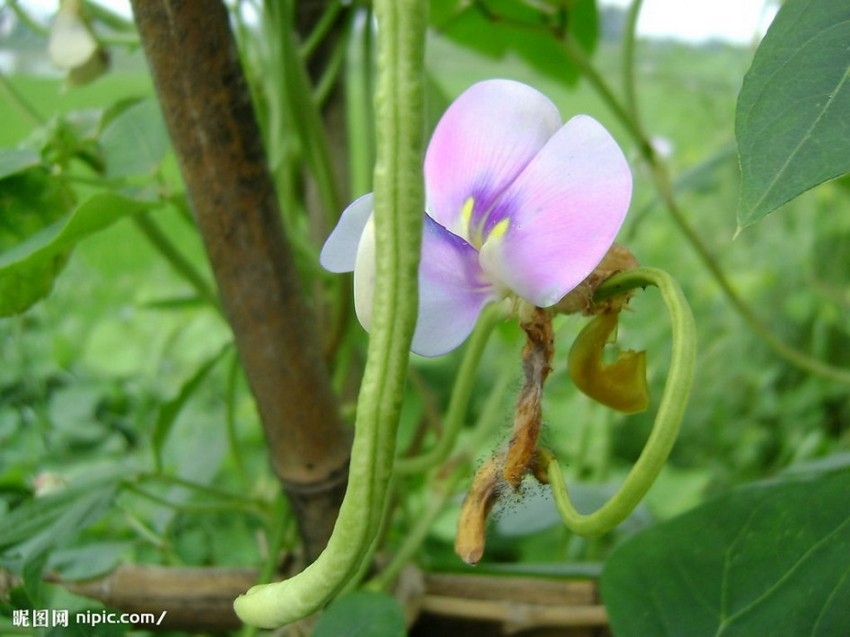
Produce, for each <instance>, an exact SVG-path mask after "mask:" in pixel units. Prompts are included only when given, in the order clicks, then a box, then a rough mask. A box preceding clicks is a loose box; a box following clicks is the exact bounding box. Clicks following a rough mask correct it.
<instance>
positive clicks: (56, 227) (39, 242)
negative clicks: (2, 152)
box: [0, 178, 146, 316]
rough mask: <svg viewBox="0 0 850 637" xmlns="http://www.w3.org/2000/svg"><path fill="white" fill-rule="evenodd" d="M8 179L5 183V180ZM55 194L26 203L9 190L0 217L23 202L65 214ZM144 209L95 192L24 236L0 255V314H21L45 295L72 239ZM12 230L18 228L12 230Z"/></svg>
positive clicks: (75, 241)
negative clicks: (10, 194) (67, 213)
mask: <svg viewBox="0 0 850 637" xmlns="http://www.w3.org/2000/svg"><path fill="white" fill-rule="evenodd" d="M13 179H16V178H13ZM7 182H8V180H6V181H4V184H5V183H7ZM5 195H6V193H5V192H4V196H5ZM54 198H55V199H56V202H53V201H38V202H29V203H27V202H25V201H24V200H23V199H22V198H21V196H19V195H18V194H14V195H12V200H11V201H3V202H2V203H3V208H0V219H2V220H4V221H5V220H6V211H7V206H8V209H14V208H15V207H17V206H21V205H25V204H26V205H28V206H36V207H34V208H32V210H33V212H34V214H35V213H37V212H38V211H39V210H41V211H44V212H43V214H48V212H49V211H52V210H54V206H55V207H56V208H59V204H60V203H62V206H63V207H62V208H61V210H62V212H65V209H66V208H67V202H66V201H64V200H61V202H60V195H56V196H55V197H54ZM145 207H146V205H145V204H143V203H141V202H139V201H136V200H133V199H127V198H126V197H122V196H120V195H117V194H115V193H110V192H104V193H100V194H97V195H94V196H92V197H91V198H89V199H88V200H86V201H84V202H83V203H81V204H80V205H79V206H77V208H76V209H75V210H73V211H72V212H71V214H69V215H67V216H64V217H63V218H61V219H59V220H57V221H54V222H53V223H51V224H50V225H47V226H46V227H43V228H41V229H40V230H38V231H36V232H34V233H33V234H27V235H26V238H22V239H21V240H20V242H19V243H17V244H16V245H14V246H13V247H12V248H10V249H7V250H6V251H5V252H3V254H0V316H9V315H11V314H16V313H19V312H23V311H24V310H26V309H27V308H28V307H30V306H31V305H32V304H33V303H35V302H36V301H38V300H39V299H41V298H42V297H44V296H46V295H47V294H48V293H49V292H50V290H51V288H52V286H53V280H54V278H55V277H56V276H57V275H58V274H59V272H60V271H61V270H62V267H63V266H64V264H65V261H66V260H67V257H68V253H69V251H70V250H71V248H73V247H74V245H75V244H76V243H77V242H79V241H81V240H82V239H85V238H86V237H87V236H89V235H91V234H93V233H95V232H98V231H100V230H103V229H104V228H106V227H107V226H109V225H111V224H112V223H114V222H115V221H117V220H118V219H120V218H122V217H124V216H126V215H129V214H133V213H135V212H138V211H139V210H142V209H143V208H145ZM15 232H16V233H17V232H18V230H17V229H15ZM9 234H11V232H10V233H9ZM5 244H6V245H8V244H9V242H8V241H7V242H5Z"/></svg>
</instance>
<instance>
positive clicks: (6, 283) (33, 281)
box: [0, 165, 74, 316]
mask: <svg viewBox="0 0 850 637" xmlns="http://www.w3.org/2000/svg"><path fill="white" fill-rule="evenodd" d="M9 168H10V169H11V165H10V166H9ZM73 206H74V195H73V193H72V192H71V190H70V189H69V188H68V186H67V185H66V184H65V182H63V181H62V180H60V179H57V178H55V177H52V176H51V175H49V174H48V172H47V171H46V170H44V169H43V168H31V169H29V170H24V171H23V172H17V173H16V174H14V175H12V176H9V177H7V178H6V179H3V180H2V182H0V250H2V251H4V252H3V254H0V260H2V259H3V258H4V256H6V254H10V253H12V254H14V253H15V251H16V250H17V249H18V248H19V247H20V246H21V245H23V244H25V243H26V242H27V241H28V240H29V239H30V238H31V237H34V236H36V235H38V234H39V233H40V232H42V231H45V229H46V228H49V227H50V225H51V224H53V223H54V222H57V220H58V219H61V218H62V217H63V216H65V215H66V214H68V212H69V211H70V210H71V209H72V208H73ZM66 257H67V255H66V254H65V252H64V251H57V252H56V253H54V254H53V255H52V256H51V258H49V259H43V260H40V261H38V262H33V263H31V264H30V267H29V268H27V269H26V270H21V271H18V272H17V273H15V274H7V273H5V272H3V270H2V266H0V316H8V315H9V314H14V313H18V312H22V311H24V310H25V309H27V308H28V307H29V306H30V305H32V304H33V303H34V302H35V301H37V300H38V299H40V298H41V297H43V296H45V295H47V294H48V293H49V292H50V288H51V286H52V284H53V278H54V277H55V276H56V274H58V272H59V271H60V270H61V269H62V268H63V267H64V265H65V259H66Z"/></svg>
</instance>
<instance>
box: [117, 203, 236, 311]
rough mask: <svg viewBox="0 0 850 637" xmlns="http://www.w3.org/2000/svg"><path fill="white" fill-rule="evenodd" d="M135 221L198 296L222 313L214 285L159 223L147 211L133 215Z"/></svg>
mask: <svg viewBox="0 0 850 637" xmlns="http://www.w3.org/2000/svg"><path fill="white" fill-rule="evenodd" d="M132 219H133V222H134V223H135V224H136V227H137V228H138V229H139V230H140V231H141V233H142V234H143V235H144V236H145V238H146V239H147V240H148V241H149V242H150V244H151V245H152V246H153V247H154V248H156V250H157V251H158V252H159V253H160V255H161V256H162V257H163V258H165V260H166V261H167V262H168V264H169V265H170V266H171V267H172V269H173V270H174V271H175V272H177V274H179V275H180V276H182V277H183V278H184V279H185V280H186V281H187V282H188V283H189V285H191V286H192V287H193V288H194V290H195V292H196V293H197V294H198V296H199V297H200V298H201V299H203V300H204V302H206V303H207V304H208V305H210V306H211V307H213V308H214V309H215V310H216V311H217V312H218V313H219V314H222V309H221V303H220V302H219V299H218V296H216V294H215V292H213V290H212V287H211V286H210V285H209V283H207V281H206V279H204V277H203V276H202V275H201V273H200V272H198V270H197V269H196V268H195V266H194V265H193V264H192V262H191V261H189V260H188V259H187V258H186V257H184V256H183V254H182V253H181V252H180V251H179V250H178V249H177V246H175V245H174V243H172V241H171V239H169V238H168V236H167V235H166V234H165V233H164V232H163V231H162V230H161V229H160V227H159V226H158V225H157V223H156V222H155V221H154V220H153V219H151V217H150V215H148V214H147V213H146V212H140V213H138V214H135V215H133V217H132Z"/></svg>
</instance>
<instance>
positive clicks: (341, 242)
mask: <svg viewBox="0 0 850 637" xmlns="http://www.w3.org/2000/svg"><path fill="white" fill-rule="evenodd" d="M372 199H373V197H372V193H369V194H367V195H363V196H362V197H360V198H358V199H356V200H355V201H354V202H353V203H351V205H349V206H348V208H346V209H345V210H343V212H342V215H340V218H339V222H337V224H336V228H334V229H333V231H332V232H331V234H330V236H329V237H328V238H327V241H325V245H324V246H323V247H322V252H321V254H320V255H319V263H321V264H322V267H323V268H325V269H326V270H329V271H331V272H351V271H352V270H354V264H355V262H356V259H357V246H358V245H359V244H360V237H361V235H362V234H363V230H364V228H365V227H366V223H367V222H368V221H369V219H370V218H371V216H372V210H373V203H372Z"/></svg>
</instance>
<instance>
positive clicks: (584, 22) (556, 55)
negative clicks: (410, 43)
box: [430, 0, 599, 83]
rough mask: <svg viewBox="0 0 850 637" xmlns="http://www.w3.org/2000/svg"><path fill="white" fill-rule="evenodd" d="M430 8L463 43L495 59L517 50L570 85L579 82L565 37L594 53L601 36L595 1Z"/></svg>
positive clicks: (452, 3)
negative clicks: (563, 42) (564, 43)
mask: <svg viewBox="0 0 850 637" xmlns="http://www.w3.org/2000/svg"><path fill="white" fill-rule="evenodd" d="M430 7H431V21H432V23H433V24H434V26H435V27H436V28H437V30H438V31H439V32H440V33H442V34H443V35H445V36H447V37H449V38H451V39H452V40H454V41H456V42H458V43H459V44H461V45H463V46H465V47H469V48H472V49H475V50H476V51H478V52H479V53H482V54H483V55H487V56H489V57H493V58H501V57H504V56H505V55H507V54H509V53H514V54H516V55H518V56H519V57H520V58H522V59H523V60H524V61H525V62H527V63H528V64H530V65H531V66H532V67H534V68H535V69H536V70H538V71H540V72H541V73H544V74H546V75H548V76H550V77H552V78H555V79H557V80H559V81H562V82H568V83H574V82H576V81H577V80H578V70H577V69H576V68H575V67H574V66H573V65H572V63H571V61H570V58H569V57H568V56H567V54H566V53H565V51H564V48H563V44H562V43H561V39H563V38H564V37H567V36H569V37H572V38H575V40H576V42H577V43H578V44H579V45H580V46H581V47H582V48H583V49H585V51H587V52H588V53H590V52H592V51H593V49H594V47H595V46H596V41H597V39H598V35H599V23H598V14H597V10H596V2H595V1H594V0H574V1H569V2H567V1H564V2H548V3H546V4H541V3H533V2H517V1H516V0H478V1H476V2H466V1H460V0H434V1H432V2H431V4H430Z"/></svg>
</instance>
